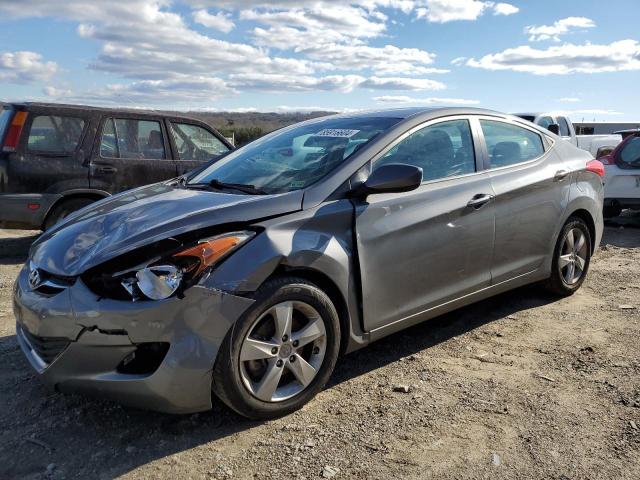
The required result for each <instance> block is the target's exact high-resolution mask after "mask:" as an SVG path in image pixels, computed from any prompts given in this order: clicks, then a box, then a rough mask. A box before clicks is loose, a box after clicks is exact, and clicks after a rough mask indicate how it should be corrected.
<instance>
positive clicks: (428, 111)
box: [336, 107, 507, 119]
mask: <svg viewBox="0 0 640 480" xmlns="http://www.w3.org/2000/svg"><path fill="white" fill-rule="evenodd" d="M419 115H420V116H431V117H434V118H435V117H443V116H447V115H492V116H495V115H500V116H504V115H507V114H505V113H501V112H496V111H493V110H486V109H483V108H469V107H405V108H385V109H377V110H363V111H357V112H346V113H341V114H338V115H336V116H337V117H343V118H367V117H378V118H380V117H389V118H401V119H408V118H411V117H416V116H419Z"/></svg>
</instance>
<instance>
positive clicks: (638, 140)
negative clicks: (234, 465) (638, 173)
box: [620, 137, 640, 168]
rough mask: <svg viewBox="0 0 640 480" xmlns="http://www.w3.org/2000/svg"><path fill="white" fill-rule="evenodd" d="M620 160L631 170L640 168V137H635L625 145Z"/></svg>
mask: <svg viewBox="0 0 640 480" xmlns="http://www.w3.org/2000/svg"><path fill="white" fill-rule="evenodd" d="M620 160H622V161H623V162H624V163H626V164H627V166H629V167H631V168H640V137H633V138H631V139H630V140H629V141H627V143H625V144H624V146H623V147H622V150H620Z"/></svg>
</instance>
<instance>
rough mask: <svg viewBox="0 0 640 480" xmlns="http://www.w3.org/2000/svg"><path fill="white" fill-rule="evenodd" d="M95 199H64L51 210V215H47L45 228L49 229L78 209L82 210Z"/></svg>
mask: <svg viewBox="0 0 640 480" xmlns="http://www.w3.org/2000/svg"><path fill="white" fill-rule="evenodd" d="M94 201H95V200H92V199H90V198H70V199H68V200H62V201H61V202H59V203H58V204H57V205H56V206H55V207H53V209H52V210H51V212H49V215H47V218H46V219H45V221H44V225H43V227H44V228H43V230H45V231H46V230H49V229H50V228H51V227H53V226H54V225H55V224H56V223H58V222H59V221H60V220H62V219H63V218H66V217H68V216H69V215H71V214H72V213H73V212H75V211H76V210H80V209H81V208H84V207H86V206H87V205H90V204H92V203H93V202H94Z"/></svg>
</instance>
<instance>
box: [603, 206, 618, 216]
mask: <svg viewBox="0 0 640 480" xmlns="http://www.w3.org/2000/svg"><path fill="white" fill-rule="evenodd" d="M621 213H622V207H620V206H619V205H607V206H605V207H604V208H603V209H602V216H603V217H604V218H613V217H618V216H619V215H620V214H621Z"/></svg>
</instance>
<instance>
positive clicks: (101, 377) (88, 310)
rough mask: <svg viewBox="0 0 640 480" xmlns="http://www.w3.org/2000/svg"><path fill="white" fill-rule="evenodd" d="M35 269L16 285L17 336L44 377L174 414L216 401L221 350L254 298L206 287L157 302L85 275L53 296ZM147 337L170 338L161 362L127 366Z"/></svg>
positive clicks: (56, 384) (66, 388)
mask: <svg viewBox="0 0 640 480" xmlns="http://www.w3.org/2000/svg"><path fill="white" fill-rule="evenodd" d="M28 273H29V272H28V269H27V268H26V267H25V268H23V269H22V271H21V272H20V274H19V276H18V280H17V282H16V287H15V292H14V313H15V316H16V321H17V325H16V336H17V338H18V342H19V344H20V347H21V348H22V351H23V352H24V354H25V356H26V357H27V359H28V360H29V363H30V364H31V366H32V367H33V368H34V369H35V370H36V371H37V372H38V374H39V376H40V378H41V379H42V381H43V382H44V383H45V384H47V385H49V386H51V387H53V388H54V389H56V390H58V391H62V392H74V393H85V394H91V395H99V396H100V397H103V398H105V397H106V398H111V399H113V400H116V401H119V402H121V403H125V404H128V405H131V406H134V407H139V408H144V409H149V410H157V411H162V412H168V413H190V412H197V411H202V410H208V409H210V408H211V372H212V368H213V364H214V362H215V359H216V356H217V354H218V349H219V348H220V345H221V344H222V341H223V339H224V337H225V335H226V334H227V332H228V331H229V328H230V327H231V325H232V324H233V323H234V322H235V321H236V320H237V319H238V317H239V316H240V315H242V313H243V312H244V311H245V310H246V309H247V308H248V307H249V306H250V305H251V304H252V303H253V300H251V299H248V298H244V297H238V296H235V295H231V294H228V293H225V292H222V291H220V290H214V289H210V288H206V287H203V286H194V287H191V288H190V289H188V290H187V291H186V292H185V296H184V298H177V297H172V298H169V299H167V300H163V301H158V302H155V301H140V302H126V301H116V300H108V299H99V298H98V297H97V296H96V295H95V294H94V293H93V292H91V291H90V290H89V289H88V288H87V287H86V286H85V285H84V283H83V282H82V281H81V280H80V279H78V280H77V281H76V282H75V284H74V285H72V286H70V287H68V288H67V289H65V290H63V291H61V292H60V293H57V294H56V295H52V296H47V295H43V294H41V293H38V292H35V291H33V290H32V289H31V288H30V287H29V284H28ZM148 342H166V343H168V344H169V349H168V351H167V353H166V355H165V356H164V358H163V359H162V361H161V363H160V364H159V366H158V367H157V369H155V370H154V371H153V372H151V373H147V374H129V373H120V372H119V371H118V370H117V367H118V365H119V364H120V363H121V362H122V361H123V359H124V358H125V357H127V356H128V355H130V354H131V353H132V352H134V351H135V350H136V349H137V348H138V346H139V345H140V344H144V343H148Z"/></svg>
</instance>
